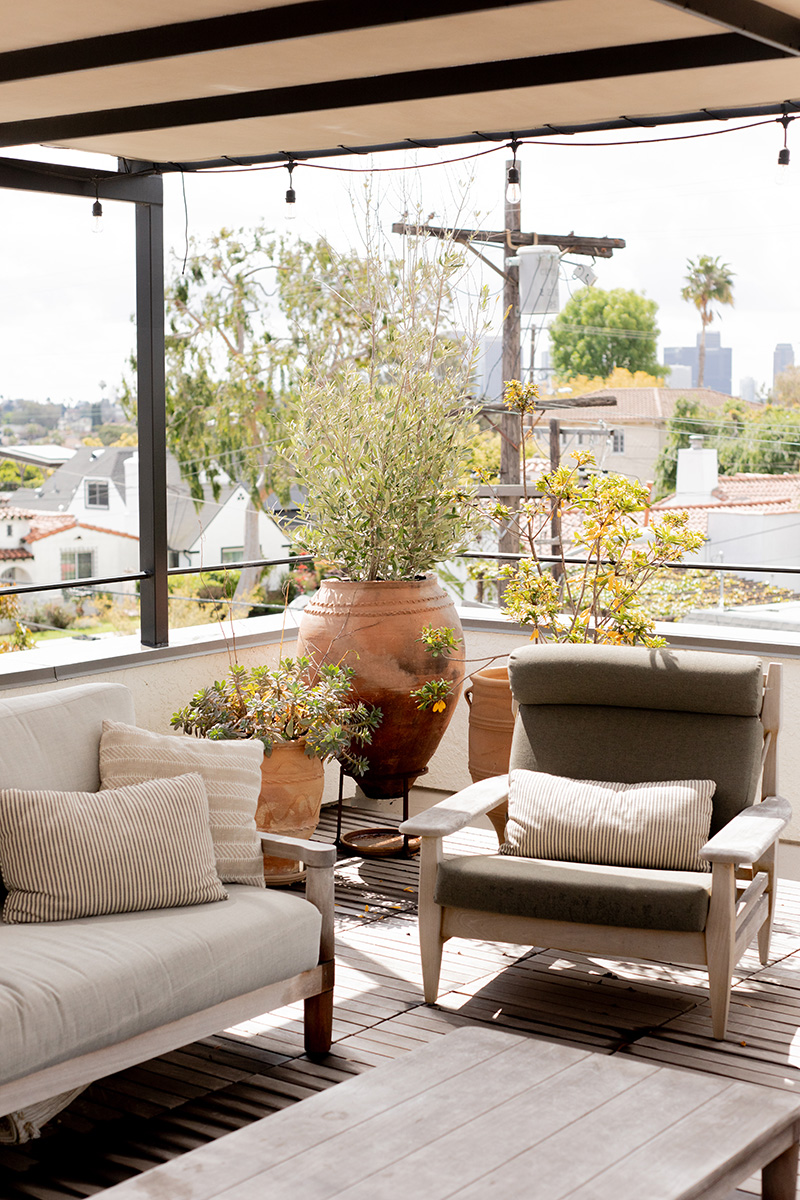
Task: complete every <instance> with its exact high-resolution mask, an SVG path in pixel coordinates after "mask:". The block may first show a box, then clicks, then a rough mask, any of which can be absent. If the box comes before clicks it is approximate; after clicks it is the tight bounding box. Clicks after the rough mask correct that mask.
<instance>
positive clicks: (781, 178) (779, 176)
mask: <svg viewBox="0 0 800 1200" xmlns="http://www.w3.org/2000/svg"><path fill="white" fill-rule="evenodd" d="M791 120H792V117H789V116H787V115H786V113H784V114H783V116H782V117H779V118H778V121H779V123H780V124H781V125H782V126H783V149H782V150H781V151H780V152H779V154H778V169H777V172H776V175H775V182H776V183H779V184H784V183H788V182H789V174H788V172H787V170H786V168H787V167H788V166H789V147H788V145H787V140H788V136H789V122H790V121H791Z"/></svg>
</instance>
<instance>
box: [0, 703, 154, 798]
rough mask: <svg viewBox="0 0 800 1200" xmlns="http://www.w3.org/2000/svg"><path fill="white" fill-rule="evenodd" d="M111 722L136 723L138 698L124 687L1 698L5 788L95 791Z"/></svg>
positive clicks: (1, 783)
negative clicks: (106, 724)
mask: <svg viewBox="0 0 800 1200" xmlns="http://www.w3.org/2000/svg"><path fill="white" fill-rule="evenodd" d="M106 718H108V719H110V720H113V721H127V722H129V723H130V724H133V720H134V713H133V698H132V696H131V694H130V692H129V691H128V689H127V688H126V687H124V686H123V685H122V684H121V683H84V684H80V685H78V686H77V687H68V688H51V689H48V690H47V691H40V692H37V693H36V695H34V696H12V697H10V698H9V699H7V700H5V699H0V788H12V787H14V788H36V789H39V788H54V789H57V790H59V791H65V792H96V791H97V789H98V788H99V787H100V771H99V769H98V758H99V750H100V735H101V734H102V732H103V721H104V719H106Z"/></svg>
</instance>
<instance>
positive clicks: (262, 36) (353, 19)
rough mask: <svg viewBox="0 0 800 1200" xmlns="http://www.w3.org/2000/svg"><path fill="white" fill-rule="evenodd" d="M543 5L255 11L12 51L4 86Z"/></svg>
mask: <svg viewBox="0 0 800 1200" xmlns="http://www.w3.org/2000/svg"><path fill="white" fill-rule="evenodd" d="M542 3H545V0H407V3H405V4H403V6H402V8H395V7H394V6H393V5H386V6H385V7H384V6H382V5H377V4H375V3H374V0H309V2H308V3H305V4H281V5H277V6H276V7H275V8H262V9H256V10H255V11H253V12H242V13H231V14H229V15H227V16H222V17H206V18H204V19H201V20H197V21H180V22H176V23H175V24H173V25H159V26H156V27H153V28H149V29H131V30H126V31H125V32H123V33H108V34H103V35H101V36H99V37H90V38H78V39H76V40H75V41H71V42H54V43H51V44H50V45H47V46H30V47H28V48H26V49H24V50H8V51H6V52H5V54H0V83H7V82H9V81H10V80H14V79H37V78H41V77H42V76H47V75H63V74H65V73H66V72H69V71H93V70H97V69H98V68H101V67H115V66H120V65H121V64H123V63H137V62H152V61H153V60H155V59H161V58H175V57H179V56H181V55H186V54H206V53H209V52H212V51H214V50H230V49H233V48H235V47H237V46H254V45H269V44H270V43H271V42H281V41H286V40H288V39H290V38H296V37H302V38H309V37H316V36H319V35H321V34H329V33H343V32H347V31H348V30H352V29H372V28H374V29H379V28H381V27H382V26H384V25H398V24H403V25H405V24H407V23H408V22H409V21H422V20H433V19H435V18H436V17H452V16H460V15H461V14H462V13H472V12H493V11H496V10H498V9H503V8H519V7H521V6H523V5H524V6H526V7H530V6H533V5H536V4H542Z"/></svg>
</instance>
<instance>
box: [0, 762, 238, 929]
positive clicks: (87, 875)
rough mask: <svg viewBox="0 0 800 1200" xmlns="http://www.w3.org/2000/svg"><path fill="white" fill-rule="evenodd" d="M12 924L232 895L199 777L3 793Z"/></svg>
mask: <svg viewBox="0 0 800 1200" xmlns="http://www.w3.org/2000/svg"><path fill="white" fill-rule="evenodd" d="M0 867H2V872H3V878H4V880H5V884H6V887H7V888H8V896H7V897H6V901H5V904H4V906H3V920H4V921H6V922H7V923H8V924H11V925H21V924H25V923H28V922H33V921H65V920H69V919H71V918H73V917H91V916H98V915H100V914H101V913H114V912H139V911H140V910H142V909H145V908H173V907H176V906H178V905H181V904H204V903H206V902H208V901H210V900H226V899H227V896H228V894H227V892H226V891H225V889H224V887H223V886H222V883H221V882H220V879H219V876H218V875H217V871H216V867H215V865H214V847H213V845H212V843H211V833H210V831H209V827H208V799H207V797H206V791H205V787H204V785H203V780H202V779H201V778H200V776H199V775H183V776H181V777H180V778H178V779H167V780H161V779H156V780H151V781H150V782H148V783H139V784H135V785H134V786H133V787H124V788H116V789H114V790H112V791H107V792H51V791H30V792H27V791H23V790H22V789H20V788H6V789H4V790H2V791H0Z"/></svg>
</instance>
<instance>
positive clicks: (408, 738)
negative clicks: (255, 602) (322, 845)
mask: <svg viewBox="0 0 800 1200" xmlns="http://www.w3.org/2000/svg"><path fill="white" fill-rule="evenodd" d="M426 625H431V626H433V627H434V628H435V629H440V628H442V627H449V628H450V629H452V630H453V631H454V632H455V634H456V637H457V638H459V639H460V640H461V646H462V647H463V631H462V629H461V622H460V621H459V619H458V613H457V612H456V608H455V604H454V603H453V601H452V600H451V599H450V597H449V596H448V594H447V592H445V590H444V589H443V588H442V587H441V586H440V585H439V583H438V581H437V579H436V577H435V576H433V575H426V576H425V577H424V578H421V579H413V580H407V581H403V582H382V581H377V582H369V583H354V582H352V581H349V580H339V579H326V580H323V582H322V585H321V586H320V589H319V591H318V592H317V593H316V594H315V595H314V596H313V597H312V599H311V600H310V602H309V603H308V604H307V605H306V607H305V608H304V609H303V614H302V617H301V619H300V628H299V633H298V639H297V652H298V654H307V655H308V656H309V657H310V658H311V660H312V662H313V663H314V664H315V665H316V666H321V665H322V663H324V662H335V663H339V662H341V663H344V664H345V665H347V666H349V667H352V668H353V669H354V671H355V676H354V678H353V691H354V694H355V696H356V697H357V698H358V699H359V700H363V701H365V702H366V703H367V704H373V705H376V706H377V707H378V708H380V710H381V712H382V713H383V720H382V721H381V724H380V726H379V728H378V729H376V730H375V732H374V733H373V736H372V744H371V745H369V746H365V747H363V749H362V748H361V747H356V748H355V752H356V753H357V754H359V755H361V754H363V755H364V756H365V757H366V758H367V759H368V760H369V770H368V772H367V774H366V775H364V776H360V777H359V778H358V781H357V782H358V785H359V787H360V788H361V789H362V790H363V792H364V793H365V795H367V796H369V797H370V798H371V799H391V798H392V797H395V796H401V795H402V794H403V777H404V776H408V777H409V778H408V785H409V786H411V784H412V783H413V780H414V778H415V777H416V774H417V773H419V772H421V771H422V770H423V768H425V767H426V766H427V764H428V761H429V760H430V758H431V757H432V756H433V753H434V751H435V750H436V747H437V746H438V745H439V742H440V741H441V739H442V735H443V734H444V731H445V729H446V728H447V726H448V725H449V723H450V718H451V716H452V715H453V710H454V709H455V706H456V702H457V700H458V697H459V694H460V692H461V685H462V677H463V666H464V655H463V649H461V650H459V651H457V652H456V653H455V654H453V655H451V656H447V655H437V656H434V655H432V654H430V653H428V651H426V649H425V646H424V644H423V643H422V642H421V641H420V640H419V639H420V634H421V633H422V630H423V628H424V627H425V626H426ZM430 679H445V680H447V682H448V683H449V684H450V685H451V687H452V693H451V695H450V696H449V698H448V700H447V703H446V706H445V708H444V711H443V712H434V711H433V710H432V708H428V709H425V710H420V709H419V708H418V706H417V701H416V700H415V699H414V697H413V696H412V694H411V693H412V692H413V691H414V690H415V689H416V688H418V687H420V686H421V684H423V683H425V682H426V681H427V680H430Z"/></svg>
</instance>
